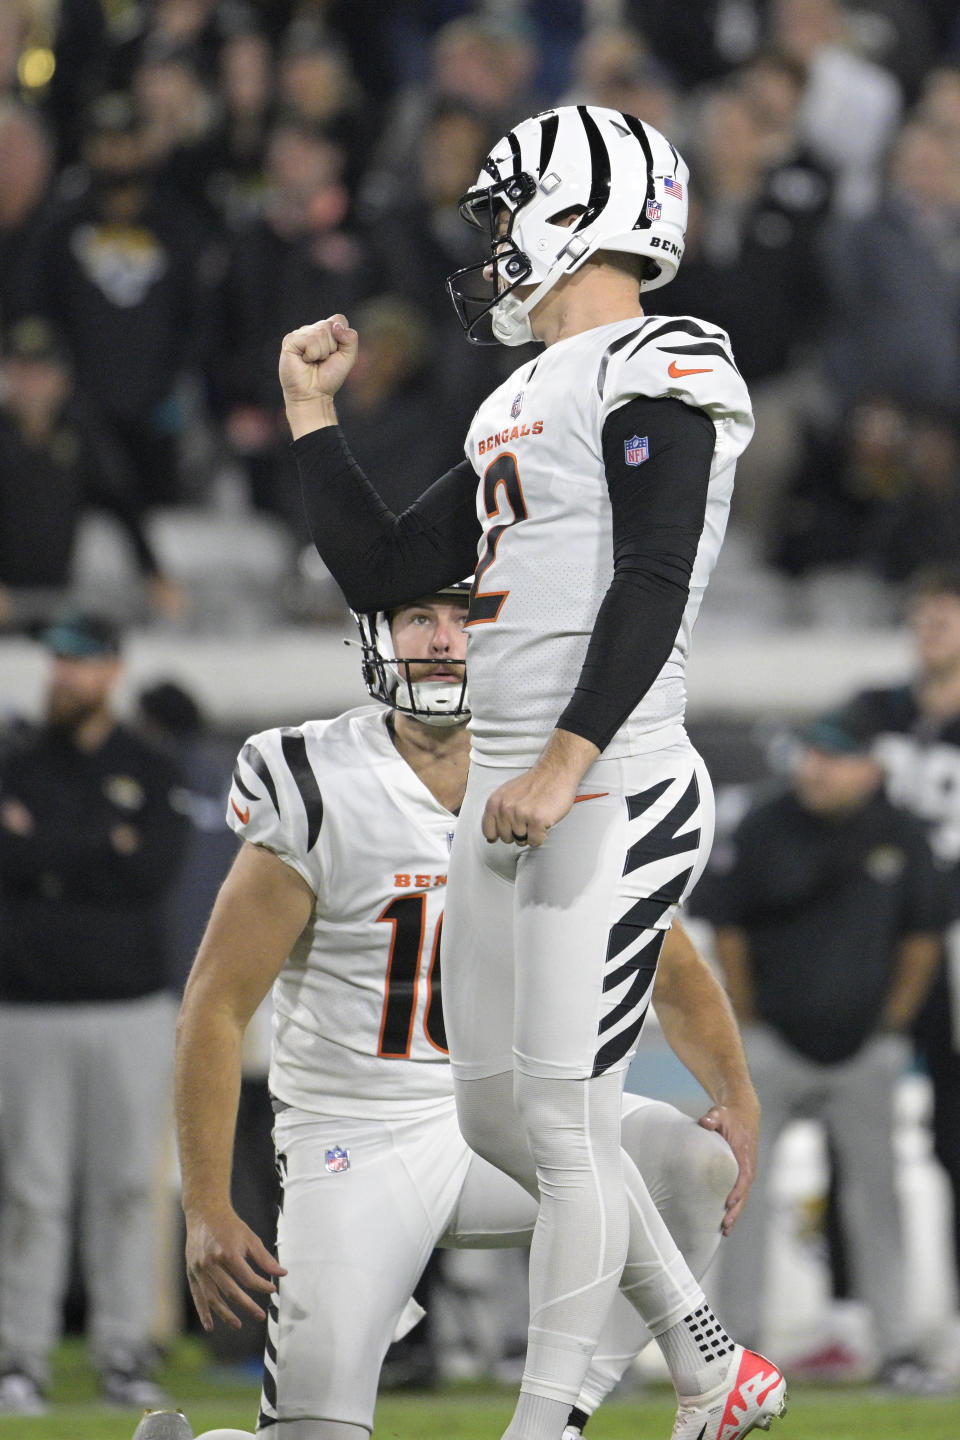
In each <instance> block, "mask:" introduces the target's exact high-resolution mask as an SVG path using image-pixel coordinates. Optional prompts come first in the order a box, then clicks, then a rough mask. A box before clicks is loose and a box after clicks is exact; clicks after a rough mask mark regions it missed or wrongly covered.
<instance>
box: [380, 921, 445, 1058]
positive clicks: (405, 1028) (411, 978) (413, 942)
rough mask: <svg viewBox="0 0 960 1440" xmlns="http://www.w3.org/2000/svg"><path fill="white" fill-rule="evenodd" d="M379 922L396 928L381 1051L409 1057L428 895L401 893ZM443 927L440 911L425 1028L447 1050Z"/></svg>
mask: <svg viewBox="0 0 960 1440" xmlns="http://www.w3.org/2000/svg"><path fill="white" fill-rule="evenodd" d="M377 920H378V921H380V920H382V921H383V922H384V923H385V924H389V925H392V926H393V935H392V936H391V939H390V954H389V956H388V957H387V981H386V990H385V993H384V997H383V1016H382V1018H381V1021H380V1042H379V1044H378V1046H377V1054H378V1055H381V1056H383V1058H384V1059H387V1060H406V1059H409V1057H410V1046H411V1043H412V1041H413V1022H414V1019H415V1017H416V1013H417V995H418V992H419V989H420V974H421V970H422V969H423V960H424V953H425V952H424V944H423V942H424V932H425V928H426V920H427V897H426V895H402V896H400V897H399V898H398V899H396V900H391V901H390V904H389V905H388V906H387V907H386V909H385V910H383V911H382V912H381V913H380V914H379V915H378V916H377ZM442 925H443V915H442V914H441V915H440V916H439V918H438V920H437V923H436V926H435V927H434V932H433V942H432V944H431V946H430V962H429V965H428V967H427V971H426V982H427V1006H426V1010H425V1012H424V1017H423V1028H424V1030H425V1031H426V1036H427V1039H428V1040H429V1041H430V1044H431V1045H433V1046H434V1048H435V1049H437V1050H442V1051H443V1053H444V1054H446V1053H447V1034H446V1031H445V1029H444V1026H443V1005H442V1002H441V999H440V930H441V927H442Z"/></svg>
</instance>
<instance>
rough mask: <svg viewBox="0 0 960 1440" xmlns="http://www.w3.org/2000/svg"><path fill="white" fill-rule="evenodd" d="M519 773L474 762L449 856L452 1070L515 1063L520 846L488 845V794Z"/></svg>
mask: <svg viewBox="0 0 960 1440" xmlns="http://www.w3.org/2000/svg"><path fill="white" fill-rule="evenodd" d="M516 773H517V772H515V771H512V770H501V769H499V768H494V767H492V766H482V765H476V764H474V765H472V766H471V769H470V778H469V780H468V782H467V793H466V795H465V797H464V802H463V805H462V807H461V810H460V817H459V820H458V822H457V833H456V837H455V839H454V842H453V849H452V852H451V855H450V867H449V871H448V878H447V900H446V905H445V908H444V915H443V937H442V940H441V959H442V965H443V1014H444V1022H445V1025H446V1031H447V1044H448V1046H449V1049H450V1061H451V1064H452V1066H453V1069H454V1073H455V1074H456V1075H457V1076H458V1077H462V1078H464V1079H468V1080H474V1079H482V1078H486V1077H487V1076H490V1075H498V1074H502V1073H503V1072H504V1071H509V1070H511V1069H512V1068H513V987H514V975H513V958H514V955H513V905H514V877H515V873H516V868H517V860H518V858H519V852H518V851H517V850H516V847H514V846H508V845H503V844H501V843H500V842H499V841H497V842H496V844H494V845H490V844H488V842H487V841H486V840H485V839H484V838H483V833H482V831H481V828H480V826H481V821H482V818H483V811H484V806H485V805H486V802H487V797H488V796H489V795H490V793H491V792H492V791H493V790H495V789H496V788H497V787H498V786H499V785H502V784H503V783H504V782H505V781H506V780H508V779H510V778H511V777H512V776H513V775H514V774H516Z"/></svg>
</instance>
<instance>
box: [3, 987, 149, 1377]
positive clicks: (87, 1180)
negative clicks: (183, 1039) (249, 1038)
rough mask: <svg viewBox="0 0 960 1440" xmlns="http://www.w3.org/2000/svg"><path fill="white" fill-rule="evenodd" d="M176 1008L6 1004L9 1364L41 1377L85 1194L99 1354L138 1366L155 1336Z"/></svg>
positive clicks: (83, 1234)
mask: <svg viewBox="0 0 960 1440" xmlns="http://www.w3.org/2000/svg"><path fill="white" fill-rule="evenodd" d="M174 1017H175V1005H174V1002H173V1000H172V999H171V998H170V997H169V996H167V995H151V996H148V997H147V998H146V999H142V1000H129V1001H120V1002H111V1003H107V1004H85V1005H10V1006H0V1363H2V1364H11V1363H13V1364H16V1365H18V1366H20V1367H21V1368H24V1369H26V1370H28V1371H29V1372H30V1373H32V1374H34V1375H35V1376H36V1377H37V1378H38V1379H39V1380H41V1381H44V1380H45V1379H46V1376H47V1363H48V1357H49V1353H50V1351H51V1349H52V1347H53V1345H54V1344H55V1343H56V1340H57V1338H58V1337H59V1334H60V1330H61V1326H62V1306H63V1298H64V1291H65V1288H66V1283H67V1279H68V1274H69V1272H68V1262H69V1257H70V1242H71V1237H72V1234H73V1221H74V1214H75V1211H76V1206H77V1204H78V1203H79V1205H80V1239H81V1251H82V1264H83V1275H84V1281H85V1285H86V1292H87V1305H88V1316H89V1321H88V1329H89V1333H90V1342H91V1348H92V1351H93V1356H94V1360H95V1362H96V1363H97V1364H98V1365H100V1366H101V1367H104V1366H110V1365H123V1364H125V1363H127V1364H129V1363H131V1362H132V1361H133V1360H134V1358H135V1357H136V1356H137V1354H138V1353H139V1352H142V1350H143V1349H144V1347H145V1346H146V1345H147V1344H148V1343H149V1336H150V1322H151V1316H152V1312H153V1304H154V1263H153V1262H154V1236H153V1225H152V1208H151V1190H152V1187H153V1184H154V1180H155V1176H156V1172H157V1167H158V1165H159V1163H160V1158H161V1140H162V1136H163V1134H164V1129H165V1124H166V1122H167V1118H168V1115H169V1107H170V1103H171V1084H172V1063H173V1029H174Z"/></svg>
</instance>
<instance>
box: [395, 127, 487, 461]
mask: <svg viewBox="0 0 960 1440" xmlns="http://www.w3.org/2000/svg"><path fill="white" fill-rule="evenodd" d="M490 125H491V121H490V117H489V116H487V115H485V114H484V113H483V112H480V111H477V110H475V109H473V108H471V107H470V106H468V105H465V104H464V103H463V102H462V101H457V100H439V101H438V102H437V104H436V106H435V107H434V109H433V111H432V112H431V114H430V116H429V117H428V118H427V119H426V121H425V123H424V127H423V132H422V135H421V139H420V144H419V145H418V146H417V150H416V155H415V157H414V161H413V165H412V168H411V173H410V176H409V181H408V186H407V190H406V193H405V194H404V196H403V199H402V200H401V201H400V202H399V203H398V204H397V205H396V206H395V207H392V208H391V209H390V210H389V211H388V212H387V213H386V214H384V215H377V216H373V215H371V216H370V217H369V218H368V223H367V227H366V228H367V232H368V234H369V236H370V240H371V244H372V245H373V246H374V248H375V250H376V254H377V259H378V264H379V266H380V268H381V269H382V273H383V274H384V276H385V277H386V280H387V283H388V286H389V288H390V289H391V290H392V291H394V292H395V293H397V294H402V295H404V296H405V297H406V298H407V299H409V300H410V301H412V302H413V304H414V305H416V306H418V307H419V308H420V309H421V310H422V311H423V313H424V315H425V316H427V317H428V318H429V322H430V327H431V346H432V350H433V355H434V358H435V373H436V375H437V376H438V377H439V380H440V384H441V387H442V407H443V408H442V419H441V412H438V417H437V423H439V425H440V429H441V430H442V432H443V433H444V435H445V436H449V433H450V431H452V432H453V433H454V434H455V435H456V436H457V439H456V441H455V442H454V443H453V445H452V448H451V449H450V450H448V451H447V455H454V454H456V453H457V452H458V451H459V449H460V437H461V436H462V433H463V430H464V427H465V426H466V425H468V424H469V423H470V419H471V417H472V415H473V412H474V411H475V410H476V408H477V406H478V405H479V403H480V401H481V400H482V399H483V397H484V395H486V394H487V393H488V391H489V390H490V387H491V386H492V385H494V384H495V383H496V382H497V380H498V379H499V377H500V375H501V374H502V371H503V365H502V360H501V357H500V355H499V354H498V353H497V350H496V348H495V347H493V346H467V345H464V343H463V332H462V331H461V329H460V326H459V324H458V323H457V318H456V316H455V315H454V313H453V310H452V308H451V305H450V301H449V299H448V297H447V293H446V279H447V276H448V275H450V274H452V273H453V271H454V270H459V269H460V267H461V266H463V265H468V264H470V262H471V261H472V260H474V259H475V258H476V244H475V240H474V237H473V236H471V234H470V232H469V230H468V229H467V227H466V226H465V225H464V223H463V221H462V220H461V218H460V212H459V208H458V207H459V204H460V200H461V199H462V197H463V196H464V195H465V194H466V192H467V190H469V188H470V186H471V185H473V184H474V182H475V181H476V178H477V176H478V174H479V173H480V166H481V165H482V163H483V157H484V155H485V154H486V153H487V150H488V148H489V146H490V144H491V141H492V138H493V137H492V134H491V129H490ZM431 433H432V434H436V433H437V432H436V429H435V428H434V427H431Z"/></svg>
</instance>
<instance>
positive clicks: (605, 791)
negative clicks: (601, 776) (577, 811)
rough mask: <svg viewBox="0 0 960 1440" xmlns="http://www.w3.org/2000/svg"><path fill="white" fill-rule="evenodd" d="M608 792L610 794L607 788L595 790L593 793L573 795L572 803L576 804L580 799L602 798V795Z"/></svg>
mask: <svg viewBox="0 0 960 1440" xmlns="http://www.w3.org/2000/svg"><path fill="white" fill-rule="evenodd" d="M609 794H610V791H609V790H598V791H597V792H596V793H595V794H593V795H575V796H574V797H573V803H574V805H576V804H578V803H579V802H580V801H581V800H602V799H603V797H604V795H609Z"/></svg>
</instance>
